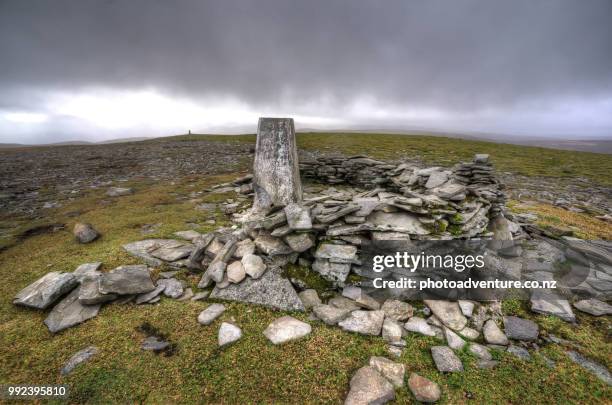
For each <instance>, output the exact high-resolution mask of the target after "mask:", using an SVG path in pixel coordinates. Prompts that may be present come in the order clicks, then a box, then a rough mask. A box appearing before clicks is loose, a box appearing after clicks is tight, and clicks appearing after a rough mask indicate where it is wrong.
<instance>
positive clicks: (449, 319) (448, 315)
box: [423, 300, 467, 331]
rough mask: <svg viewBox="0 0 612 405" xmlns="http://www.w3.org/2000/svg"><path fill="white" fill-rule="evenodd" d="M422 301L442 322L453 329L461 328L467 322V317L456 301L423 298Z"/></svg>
mask: <svg viewBox="0 0 612 405" xmlns="http://www.w3.org/2000/svg"><path fill="white" fill-rule="evenodd" d="M423 303H425V305H427V306H428V307H429V309H431V312H433V314H434V315H435V316H436V317H437V318H438V319H439V320H440V321H442V323H443V324H444V325H446V326H448V327H449V328H451V329H453V330H457V331H459V330H461V329H463V328H464V327H465V325H466V324H467V318H466V317H465V316H464V315H463V312H462V311H461V308H460V307H459V304H458V303H457V302H453V301H442V300H423Z"/></svg>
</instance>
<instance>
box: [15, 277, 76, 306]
mask: <svg viewBox="0 0 612 405" xmlns="http://www.w3.org/2000/svg"><path fill="white" fill-rule="evenodd" d="M77 283H78V281H77V278H76V277H75V276H74V275H73V274H70V273H60V272H57V271H54V272H51V273H47V274H45V275H44V276H42V277H41V278H39V279H38V280H36V281H35V282H33V283H32V284H30V285H28V286H27V287H26V288H24V289H23V290H21V291H19V293H18V294H17V295H16V296H15V298H14V299H13V304H15V305H22V306H25V307H30V308H36V309H45V308H47V307H48V306H49V305H51V304H53V303H54V302H55V301H57V299H58V298H60V297H61V296H62V295H64V294H66V293H67V292H69V291H71V290H72V289H73V288H74V287H75V286H76V285H77Z"/></svg>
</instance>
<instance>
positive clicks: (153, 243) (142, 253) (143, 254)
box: [123, 239, 183, 267]
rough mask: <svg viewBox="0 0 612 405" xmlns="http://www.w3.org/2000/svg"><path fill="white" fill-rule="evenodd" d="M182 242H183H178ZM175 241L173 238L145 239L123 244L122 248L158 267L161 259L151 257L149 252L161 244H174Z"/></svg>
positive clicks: (161, 245)
mask: <svg viewBox="0 0 612 405" xmlns="http://www.w3.org/2000/svg"><path fill="white" fill-rule="evenodd" d="M179 243H181V244H182V243H183V242H179ZM176 244H177V241H176V240H174V239H145V240H141V241H137V242H132V243H128V244H125V245H123V249H124V250H125V251H126V252H128V253H129V254H131V255H132V256H135V257H137V258H139V259H141V260H142V261H144V262H145V263H146V264H148V265H149V266H153V267H159V266H161V265H162V263H163V261H162V260H160V259H158V258H156V257H153V256H152V255H151V254H150V253H149V252H150V251H152V250H154V249H155V248H158V249H159V248H160V247H163V246H176Z"/></svg>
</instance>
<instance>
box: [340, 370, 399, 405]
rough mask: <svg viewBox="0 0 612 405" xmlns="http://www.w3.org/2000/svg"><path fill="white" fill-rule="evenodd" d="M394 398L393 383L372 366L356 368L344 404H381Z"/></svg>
mask: <svg viewBox="0 0 612 405" xmlns="http://www.w3.org/2000/svg"><path fill="white" fill-rule="evenodd" d="M394 399H395V389H394V388H393V385H392V384H391V383H390V382H389V381H388V380H387V379H386V378H385V377H383V376H382V375H381V374H380V373H379V372H378V371H376V369H375V368H374V367H370V366H365V367H362V368H360V369H359V370H357V372H356V373H355V375H353V378H351V382H350V390H349V393H348V395H347V396H346V399H345V400H344V405H365V404H368V405H369V404H376V405H379V404H380V405H382V404H386V403H387V402H389V401H392V400H394Z"/></svg>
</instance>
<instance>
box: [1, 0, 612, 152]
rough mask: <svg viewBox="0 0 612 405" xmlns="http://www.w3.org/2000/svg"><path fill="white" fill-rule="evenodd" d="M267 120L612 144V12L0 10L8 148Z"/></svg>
mask: <svg viewBox="0 0 612 405" xmlns="http://www.w3.org/2000/svg"><path fill="white" fill-rule="evenodd" d="M262 115H265V116H291V117H294V118H295V119H296V125H297V126H298V128H389V129H410V128H422V129H430V130H444V131H457V132H466V131H479V132H494V133H505V134H519V135H530V136H552V135H557V136H564V137H570V138H593V137H599V138H601V137H607V138H608V139H612V1H611V0H585V1H580V0H524V1H523V0H512V1H508V0H498V1H495V0H444V1H443V0H427V1H424V0H398V1H388V0H363V1H361V0H316V1H315V0H301V1H298V0H218V1H207V0H174V1H168V0H46V1H43V0H40V1H36V0H27V1H25V0H0V142H19V143H47V142H56V141H63V140H69V139H70V140H77V139H79V140H104V139H110V138H117V137H131V136H159V135H171V134H177V133H185V132H187V131H188V130H189V129H191V130H192V131H193V132H198V133H206V132H228V131H229V132H231V131H240V132H245V131H254V130H255V126H256V123H257V117H259V116H262Z"/></svg>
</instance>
